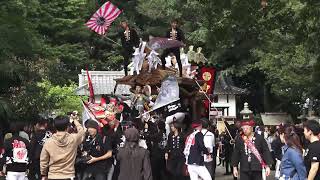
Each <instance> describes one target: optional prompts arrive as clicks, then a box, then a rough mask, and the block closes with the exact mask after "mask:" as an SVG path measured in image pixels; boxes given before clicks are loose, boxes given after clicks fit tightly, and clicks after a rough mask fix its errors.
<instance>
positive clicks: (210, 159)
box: [201, 118, 216, 179]
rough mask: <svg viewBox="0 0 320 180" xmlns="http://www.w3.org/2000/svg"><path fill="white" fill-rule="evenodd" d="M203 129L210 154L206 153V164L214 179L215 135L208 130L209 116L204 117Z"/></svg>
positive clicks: (204, 139) (205, 143)
mask: <svg viewBox="0 0 320 180" xmlns="http://www.w3.org/2000/svg"><path fill="white" fill-rule="evenodd" d="M201 121H202V130H201V133H202V134H203V136H204V138H203V141H204V145H205V147H206V148H207V149H208V151H209V153H210V155H206V154H205V155H204V165H205V166H206V168H207V169H208V171H209V173H210V175H211V177H212V179H214V164H213V163H214V161H215V160H216V159H215V155H214V146H215V137H214V134H213V133H212V132H210V131H209V130H208V127H209V120H208V119H207V118H202V119H201Z"/></svg>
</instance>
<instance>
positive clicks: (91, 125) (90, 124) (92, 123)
mask: <svg viewBox="0 0 320 180" xmlns="http://www.w3.org/2000/svg"><path fill="white" fill-rule="evenodd" d="M86 128H94V129H98V128H99V124H98V123H97V122H96V121H94V120H91V119H89V120H87V122H86Z"/></svg>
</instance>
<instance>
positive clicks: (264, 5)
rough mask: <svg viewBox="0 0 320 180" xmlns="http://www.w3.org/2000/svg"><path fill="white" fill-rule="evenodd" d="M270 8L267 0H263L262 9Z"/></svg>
mask: <svg viewBox="0 0 320 180" xmlns="http://www.w3.org/2000/svg"><path fill="white" fill-rule="evenodd" d="M267 6H268V2H267V0H261V7H262V9H265V8H266V7H267Z"/></svg>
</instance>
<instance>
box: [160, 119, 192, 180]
mask: <svg viewBox="0 0 320 180" xmlns="http://www.w3.org/2000/svg"><path fill="white" fill-rule="evenodd" d="M170 129H171V132H170V134H169V136H168V142H167V147H166V153H165V159H166V163H167V171H168V172H169V175H170V179H171V180H184V179H185V176H186V174H187V173H186V172H187V169H186V165H185V157H184V154H183V150H184V141H185V138H184V136H183V135H182V133H181V131H180V128H179V127H178V124H177V123H176V122H174V123H172V124H171V126H170Z"/></svg>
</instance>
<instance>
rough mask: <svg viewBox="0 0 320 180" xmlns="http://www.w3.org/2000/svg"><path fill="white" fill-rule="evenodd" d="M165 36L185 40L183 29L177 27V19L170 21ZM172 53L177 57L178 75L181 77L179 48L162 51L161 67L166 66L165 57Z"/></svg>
mask: <svg viewBox="0 0 320 180" xmlns="http://www.w3.org/2000/svg"><path fill="white" fill-rule="evenodd" d="M166 37H167V38H170V39H173V40H178V41H181V42H183V43H184V42H185V38H184V34H183V31H182V30H181V29H180V28H179V27H178V21H177V20H173V21H171V28H170V29H169V30H168V31H167V33H166ZM170 53H173V54H174V55H175V57H176V59H177V63H178V66H179V74H180V77H182V64H181V59H180V48H169V49H165V50H164V52H163V53H162V55H161V63H162V68H163V69H165V68H166V66H165V65H166V60H165V58H166V57H167V56H168V55H169V54H170Z"/></svg>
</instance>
